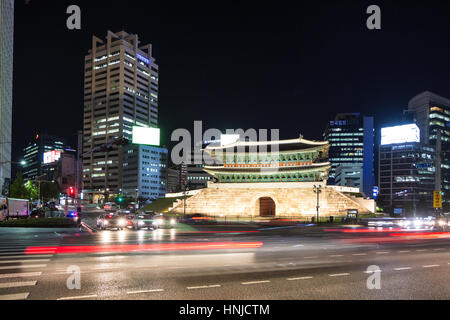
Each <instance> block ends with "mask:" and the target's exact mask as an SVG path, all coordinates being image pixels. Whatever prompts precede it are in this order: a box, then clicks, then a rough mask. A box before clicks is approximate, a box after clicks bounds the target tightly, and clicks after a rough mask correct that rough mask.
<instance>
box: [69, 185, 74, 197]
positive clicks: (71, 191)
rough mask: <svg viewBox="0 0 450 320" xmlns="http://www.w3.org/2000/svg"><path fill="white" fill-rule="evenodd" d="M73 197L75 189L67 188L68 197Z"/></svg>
mask: <svg viewBox="0 0 450 320" xmlns="http://www.w3.org/2000/svg"><path fill="white" fill-rule="evenodd" d="M74 196H75V188H74V187H69V197H74Z"/></svg>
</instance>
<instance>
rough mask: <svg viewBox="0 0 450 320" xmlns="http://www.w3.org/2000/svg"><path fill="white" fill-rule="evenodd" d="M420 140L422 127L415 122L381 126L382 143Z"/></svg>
mask: <svg viewBox="0 0 450 320" xmlns="http://www.w3.org/2000/svg"><path fill="white" fill-rule="evenodd" d="M405 142H420V129H419V127H418V126H417V125H416V124H415V123H412V124H405V125H401V126H394V127H386V128H381V145H388V144H396V143H405Z"/></svg>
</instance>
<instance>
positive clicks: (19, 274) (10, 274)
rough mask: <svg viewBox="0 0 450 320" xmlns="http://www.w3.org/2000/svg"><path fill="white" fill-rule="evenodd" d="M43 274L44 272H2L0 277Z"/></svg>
mask: <svg viewBox="0 0 450 320" xmlns="http://www.w3.org/2000/svg"><path fill="white" fill-rule="evenodd" d="M41 274H42V272H24V273H3V274H0V279H6V278H21V277H38V276H40V275H41Z"/></svg>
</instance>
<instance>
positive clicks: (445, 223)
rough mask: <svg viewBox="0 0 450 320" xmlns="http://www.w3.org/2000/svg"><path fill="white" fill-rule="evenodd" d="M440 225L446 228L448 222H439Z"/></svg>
mask: <svg viewBox="0 0 450 320" xmlns="http://www.w3.org/2000/svg"><path fill="white" fill-rule="evenodd" d="M439 225H440V226H441V227H443V226H446V225H447V222H446V221H444V220H439Z"/></svg>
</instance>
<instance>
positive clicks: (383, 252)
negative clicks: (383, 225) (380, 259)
mask: <svg viewBox="0 0 450 320" xmlns="http://www.w3.org/2000/svg"><path fill="white" fill-rule="evenodd" d="M386 253H389V251H379V252H377V254H386Z"/></svg>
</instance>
